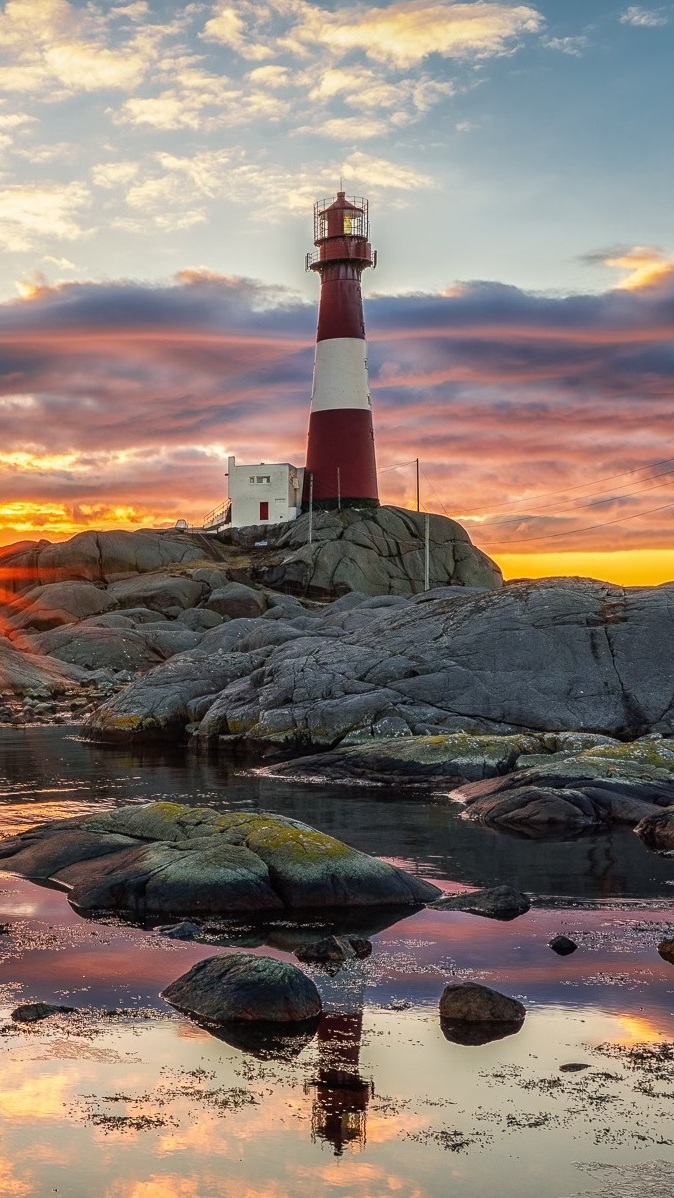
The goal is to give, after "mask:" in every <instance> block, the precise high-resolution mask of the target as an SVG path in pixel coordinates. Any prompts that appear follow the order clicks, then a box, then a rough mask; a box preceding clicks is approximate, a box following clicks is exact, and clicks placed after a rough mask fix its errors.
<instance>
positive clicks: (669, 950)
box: [658, 940, 674, 965]
mask: <svg viewBox="0 0 674 1198" xmlns="http://www.w3.org/2000/svg"><path fill="white" fill-rule="evenodd" d="M658 952H659V954H660V956H661V957H662V959H663V961H667V962H668V963H669V964H670V965H674V940H662V941H661V942H660V944H659V945H658Z"/></svg>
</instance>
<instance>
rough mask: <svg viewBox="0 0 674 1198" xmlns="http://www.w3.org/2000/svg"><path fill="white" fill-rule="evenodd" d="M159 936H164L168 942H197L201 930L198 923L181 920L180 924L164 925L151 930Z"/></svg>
mask: <svg viewBox="0 0 674 1198" xmlns="http://www.w3.org/2000/svg"><path fill="white" fill-rule="evenodd" d="M153 931H155V932H157V933H158V934H159V935H160V936H166V937H168V939H169V940H198V939H199V938H200V937H201V935H202V931H203V929H202V928H200V927H199V924H198V923H191V921H190V920H189V919H183V920H182V921H181V922H180V923H166V924H162V925H161V927H158V928H153Z"/></svg>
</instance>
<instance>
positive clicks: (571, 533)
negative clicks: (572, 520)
mask: <svg viewBox="0 0 674 1198" xmlns="http://www.w3.org/2000/svg"><path fill="white" fill-rule="evenodd" d="M673 507H674V503H663V504H661V505H660V507H652V508H649V509H648V510H647V511H645V512H635V513H634V515H632V516H620V517H618V519H617V520H603V521H602V522H601V523H600V524H588V525H586V526H585V528H574V529H566V530H565V531H564V532H549V533H547V534H546V535H545V536H540V537H516V538H514V539H512V540H510V541H484V542H483V544H484V545H521V544H522V543H523V542H529V541H551V540H553V539H555V538H556V537H575V536H577V535H578V534H579V533H581V532H592V530H593V529H595V528H607V527H608V525H609V524H625V523H626V521H627V520H639V519H640V518H641V517H642V516H652V515H653V513H654V512H664V511H666V510H667V509H668V508H673Z"/></svg>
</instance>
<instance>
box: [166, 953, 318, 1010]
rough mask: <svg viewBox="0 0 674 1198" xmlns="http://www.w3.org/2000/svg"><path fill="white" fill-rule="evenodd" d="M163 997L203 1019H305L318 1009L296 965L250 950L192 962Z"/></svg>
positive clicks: (312, 991) (314, 994) (311, 988)
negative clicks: (258, 955) (260, 955)
mask: <svg viewBox="0 0 674 1198" xmlns="http://www.w3.org/2000/svg"><path fill="white" fill-rule="evenodd" d="M163 998H165V999H166V1001H167V1002H169V1003H171V1005H172V1006H174V1007H177V1008H178V1010H179V1011H184V1012H186V1013H187V1014H188V1015H192V1016H193V1017H194V1018H195V1019H198V1020H204V1022H206V1023H230V1022H238V1021H240V1020H244V1021H246V1022H249V1021H252V1022H256V1023H257V1022H262V1023H281V1024H287V1023H305V1022H307V1021H308V1020H312V1019H317V1018H318V1016H319V1015H320V1013H321V998H320V995H319V993H318V990H317V989H316V987H315V985H314V983H313V982H312V981H311V978H308V977H307V976H306V974H304V973H302V971H301V970H300V969H298V968H297V966H296V965H290V964H289V963H288V962H286V961H277V960H276V959H275V958H274V957H257V956H253V955H252V954H250V953H231V954H229V955H228V956H221V957H208V958H207V959H206V960H205V961H198V962H197V964H196V965H193V966H192V968H191V969H190V970H188V972H187V973H184V974H183V975H182V976H181V977H179V978H177V979H176V980H175V982H171V984H170V986H167V987H166V989H165V990H164V992H163Z"/></svg>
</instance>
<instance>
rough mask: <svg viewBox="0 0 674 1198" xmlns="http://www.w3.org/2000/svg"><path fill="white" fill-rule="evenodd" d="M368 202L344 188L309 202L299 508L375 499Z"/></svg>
mask: <svg viewBox="0 0 674 1198" xmlns="http://www.w3.org/2000/svg"><path fill="white" fill-rule="evenodd" d="M368 238H369V214H368V202H367V200H365V199H362V198H360V197H357V196H352V197H351V198H350V199H347V197H346V194H345V193H344V192H343V191H338V192H337V197H336V199H334V200H322V201H320V202H319V203H317V204H315V205H314V245H315V246H316V247H317V248H316V250H315V251H314V252H312V253H309V254H307V258H306V268H307V270H314V271H316V273H317V274H318V275H320V279H321V292H320V300H319V307H318V329H317V331H316V357H315V362H314V384H313V391H312V396H311V415H310V417H309V438H308V445H307V462H306V469H305V472H304V483H303V491H302V510H303V511H307V510H308V508H309V506H310V504H312V505H313V507H314V508H319V509H330V508H337V507H356V508H363V507H378V506H379V496H378V493H377V467H376V462H375V453H374V431H373V428H372V405H371V402H370V388H369V385H368V377H367V344H366V341H365V322H364V320H363V300H362V296H361V290H360V277H361V275H362V273H363V271H364V270H365V268H366V267H367V266H373V267H374V266H376V265H377V255H376V251H375V252H374V253H373V251H372V247H371V245H370V242H369V240H368Z"/></svg>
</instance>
